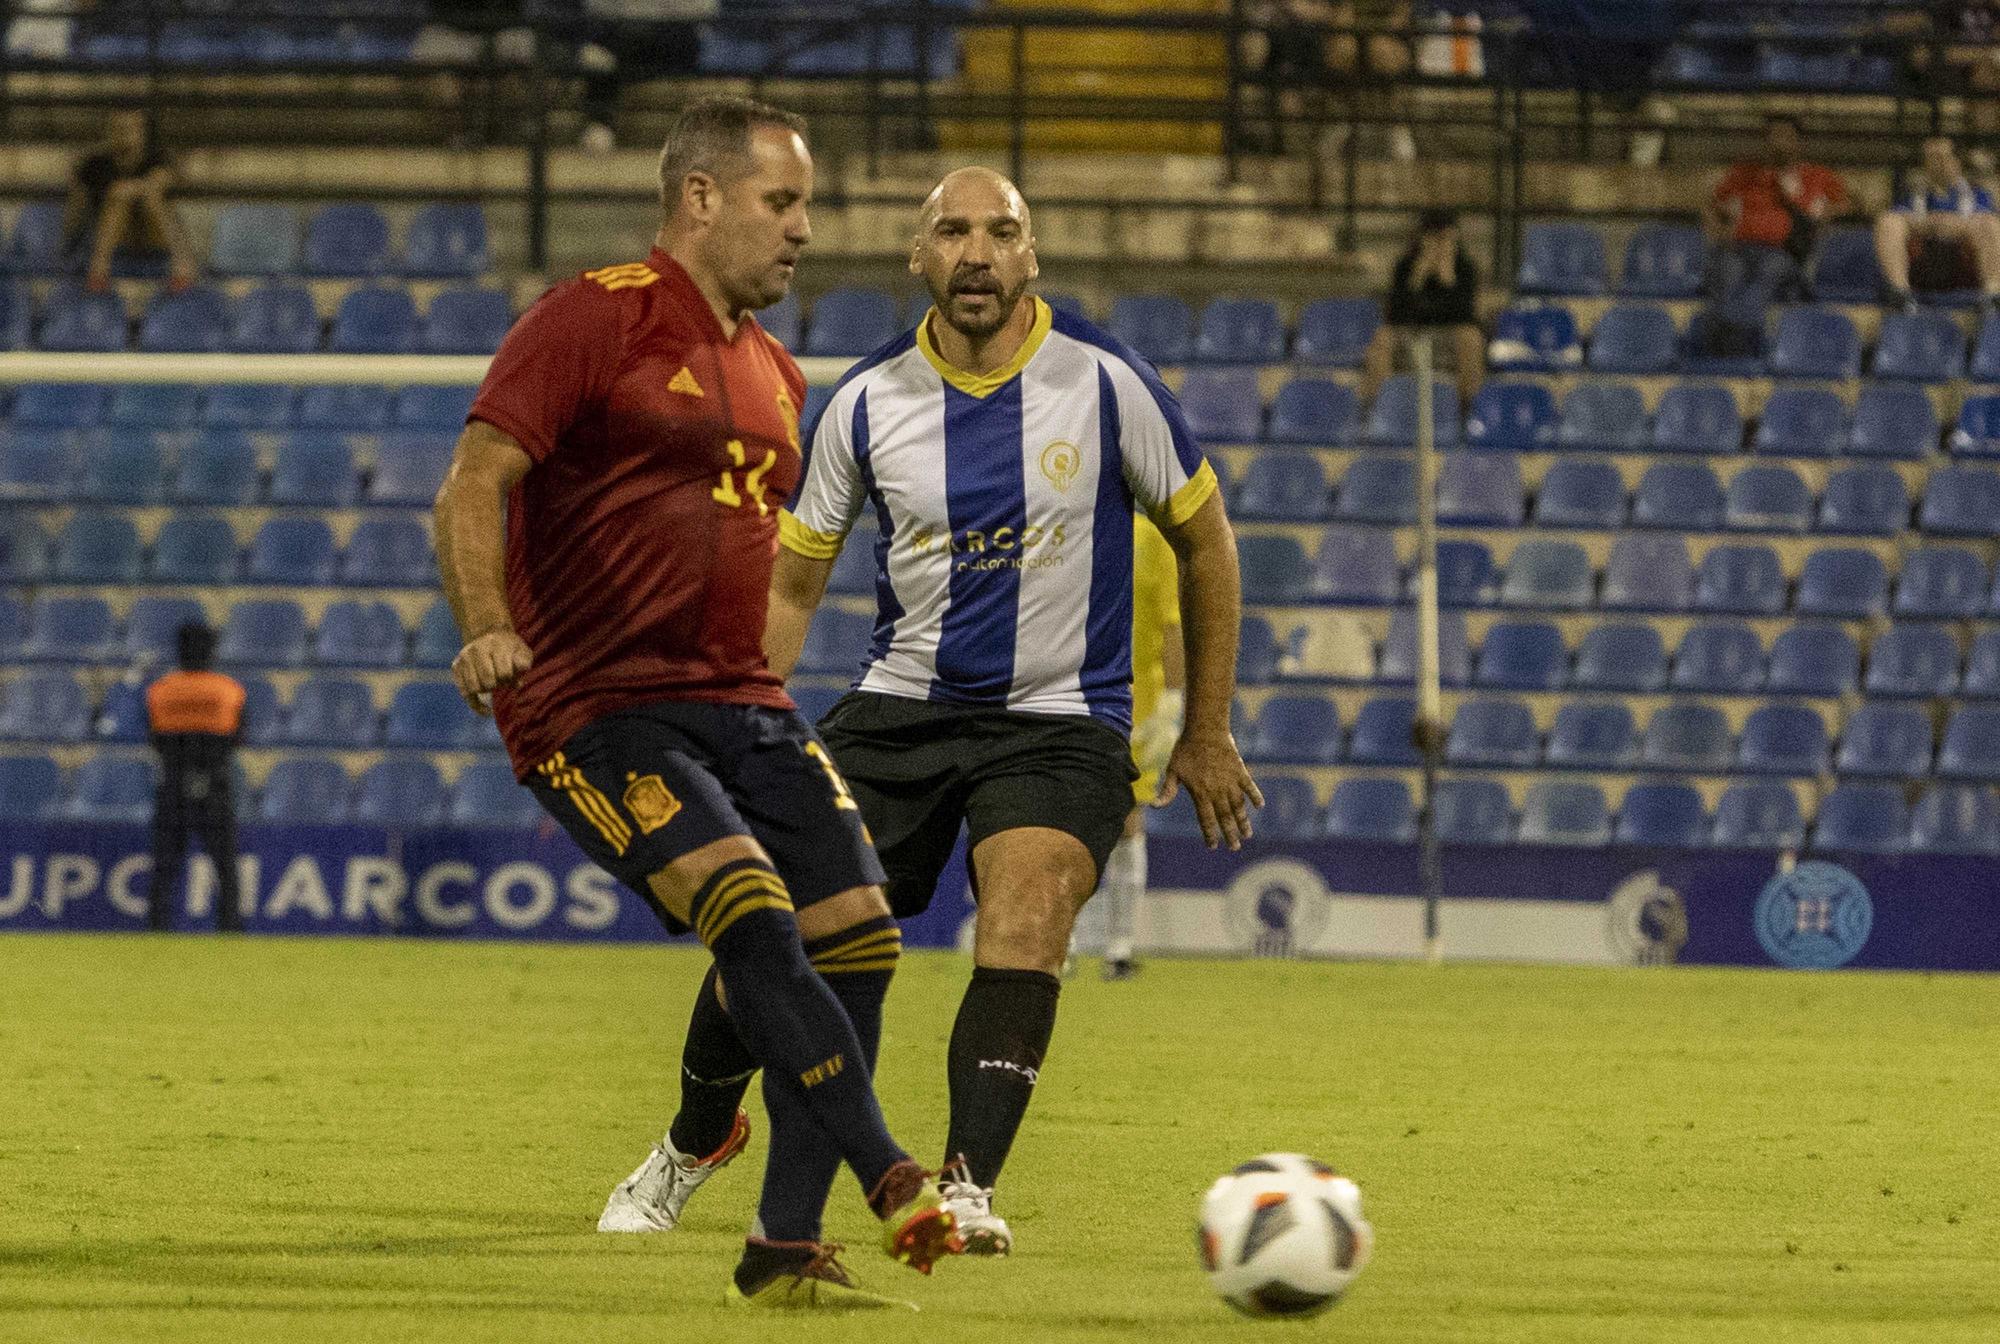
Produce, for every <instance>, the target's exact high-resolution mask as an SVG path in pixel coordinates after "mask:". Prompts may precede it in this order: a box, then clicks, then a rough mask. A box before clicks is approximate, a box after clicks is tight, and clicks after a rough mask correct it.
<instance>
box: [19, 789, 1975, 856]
mask: <svg viewBox="0 0 2000 1344" xmlns="http://www.w3.org/2000/svg"><path fill="white" fill-rule="evenodd" d="M4 787H5V786H4V785H0V797H4ZM0 806H4V804H0ZM1909 847H1910V848H1911V849H1912V850H1916V851H1920V852H1923V853H1929V854H1995V853H2000V803H1996V802H1995V801H1994V797H1993V790H1992V789H1990V788H1987V787H1985V786H1983V785H1975V784H1934V785H1932V786H1931V787H1930V788H1928V789H1926V790H1925V791H1924V796H1923V797H1921V798H1919V799H1918V800H1917V806H1916V808H1915V810H1914V811H1913V812H1912V813H1911V814H1910V845H1909Z"/></svg>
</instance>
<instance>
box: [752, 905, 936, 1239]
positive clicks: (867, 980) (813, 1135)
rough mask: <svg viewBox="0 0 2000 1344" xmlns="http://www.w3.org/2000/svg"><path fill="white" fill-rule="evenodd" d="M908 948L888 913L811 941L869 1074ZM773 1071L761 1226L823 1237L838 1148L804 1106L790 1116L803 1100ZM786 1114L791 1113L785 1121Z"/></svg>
mask: <svg viewBox="0 0 2000 1344" xmlns="http://www.w3.org/2000/svg"><path fill="white" fill-rule="evenodd" d="M902 948H903V935H902V933H901V932H900V931H899V930H898V929H897V927H896V921H895V920H894V919H892V918H890V917H889V916H888V915H883V916H882V917H880V918H879V919H872V920H869V921H867V922H866V923H863V924H859V925H856V926H855V927H853V928H847V929H842V930H841V931H840V932H839V933H832V934H828V935H827V936H826V937H824V938H815V939H814V940H813V941H812V942H809V943H807V944H806V954H807V956H808V957H809V958H810V959H811V961H812V966H813V969H814V970H815V971H817V972H819V974H820V975H821V977H822V978H823V979H824V980H825V981H826V986H827V988H828V989H830V990H832V991H833V996H834V998H836V999H838V1000H840V1006H841V1007H842V1008H844V1009H846V1010H847V1018H848V1021H850V1022H852V1023H853V1024H854V1035H855V1037H856V1039H858V1040H859V1041H860V1042H861V1056H862V1059H863V1061H864V1062H865V1063H866V1064H867V1067H868V1074H869V1077H870V1078H871V1079H872V1078H873V1077H874V1074H875V1058H876V1054H877V1051H878V1050H879V1049H880V1047H881V1044H882V1001H883V1000H884V999H885V998H887V997H888V994H889V981H890V980H891V978H893V977H894V976H895V974H896V959H897V957H898V956H899V955H900V954H901V952H902ZM771 1079H772V1075H771V1074H769V1073H766V1074H765V1075H764V1107H765V1109H766V1110H767V1111H769V1112H770V1114H771V1117H772V1119H771V1156H770V1159H769V1161H768V1162H767V1163H766V1164H765V1167H764V1192H763V1194H762V1196H760V1197H759V1199H758V1201H757V1227H758V1230H759V1233H760V1234H761V1235H762V1236H765V1237H769V1238H772V1239H774V1240H777V1241H793V1242H796V1241H817V1240H819V1236H820V1217H821V1215H822V1213H823V1212H824V1211H825V1209H826V1199H827V1196H828V1195H829V1194H830V1193H832V1190H833V1182H834V1179H835V1178H836V1177H837V1176H839V1174H840V1149H839V1148H837V1147H835V1146H834V1143H833V1141H832V1139H830V1138H829V1137H828V1136H827V1134H826V1133H825V1131H823V1130H821V1129H820V1128H819V1126H818V1125H815V1124H813V1123H811V1120H810V1118H809V1117H806V1116H805V1115H803V1113H802V1112H801V1114H800V1115H799V1117H798V1122H796V1123H795V1122H792V1120H791V1116H790V1114H789V1113H790V1112H792V1111H793V1110H795V1109H798V1108H799V1107H800V1105H801V1103H800V1101H799V1099H798V1097H797V1096H796V1095H795V1094H793V1093H792V1092H790V1091H788V1090H786V1089H784V1088H782V1087H776V1086H773V1084H772V1082H771ZM781 1115H784V1116H786V1117H787V1123H786V1124H784V1125H782V1126H781V1125H780V1124H779V1123H778V1117H779V1116H781Z"/></svg>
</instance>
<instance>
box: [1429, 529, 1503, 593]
mask: <svg viewBox="0 0 2000 1344" xmlns="http://www.w3.org/2000/svg"><path fill="white" fill-rule="evenodd" d="M1437 573H1438V601H1439V603H1441V604H1442V605H1444V606H1447V607H1483V606H1486V605H1487V604H1488V603H1490V602H1492V601H1493V599H1494V597H1495V596H1497V593H1498V587H1499V581H1500V574H1499V571H1498V570H1496V569H1495V568H1494V567H1493V551H1492V549H1491V548H1490V547H1488V546H1487V544H1486V543H1485V542H1483V541H1466V540H1463V539H1458V540H1451V541H1440V542H1439V543H1438V547H1437Z"/></svg>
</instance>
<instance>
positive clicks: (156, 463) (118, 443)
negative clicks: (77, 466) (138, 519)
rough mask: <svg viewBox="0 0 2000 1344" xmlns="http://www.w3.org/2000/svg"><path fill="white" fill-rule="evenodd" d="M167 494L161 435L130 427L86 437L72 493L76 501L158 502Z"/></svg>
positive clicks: (101, 431)
mask: <svg viewBox="0 0 2000 1344" xmlns="http://www.w3.org/2000/svg"><path fill="white" fill-rule="evenodd" d="M166 493H167V459H166V450H165V445H164V443H163V441H162V436H160V435H157V434H153V433H150V432H148V431H144V430H131V429H100V430H97V431H95V432H94V433H93V434H91V435H90V436H89V438H88V439H87V441H86V446H85V448H84V454H83V479H82V480H81V481H79V482H78V483H77V492H76V495H75V498H76V500H77V501H78V502H79V503H89V504H160V503H164V502H165V500H166Z"/></svg>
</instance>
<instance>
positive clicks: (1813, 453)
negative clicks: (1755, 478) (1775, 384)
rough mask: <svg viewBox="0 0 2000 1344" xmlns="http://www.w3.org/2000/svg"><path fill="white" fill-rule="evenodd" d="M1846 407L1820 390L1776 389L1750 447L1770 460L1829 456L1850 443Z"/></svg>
mask: <svg viewBox="0 0 2000 1344" xmlns="http://www.w3.org/2000/svg"><path fill="white" fill-rule="evenodd" d="M1847 435H1848V419H1847V406H1846V403H1844V402H1842V401H1841V399H1840V397H1839V396H1838V395H1837V394H1835V393H1832V392H1829V391H1827V390H1826V389H1825V388H1821V387H1780V388H1774V389H1773V390H1772V392H1771V397H1770V400H1768V401H1766V402H1765V403H1764V414H1763V416H1762V417H1761V418H1760V419H1759V420H1758V421H1757V432H1756V433H1755V434H1753V435H1752V436H1751V439H1750V446H1751V448H1752V449H1753V450H1754V451H1756V452H1759V453H1763V454H1766V455H1767V456H1771V457H1830V456H1833V455H1834V454H1836V453H1838V452H1840V451H1841V449H1842V446H1843V445H1844V444H1845V443H1846V442H1847Z"/></svg>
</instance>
